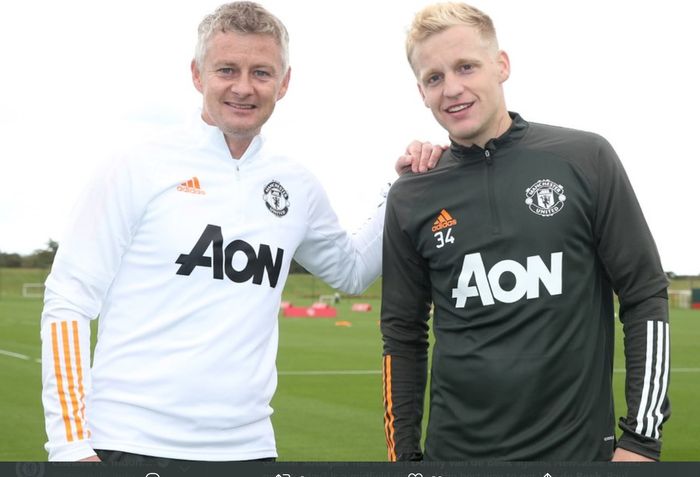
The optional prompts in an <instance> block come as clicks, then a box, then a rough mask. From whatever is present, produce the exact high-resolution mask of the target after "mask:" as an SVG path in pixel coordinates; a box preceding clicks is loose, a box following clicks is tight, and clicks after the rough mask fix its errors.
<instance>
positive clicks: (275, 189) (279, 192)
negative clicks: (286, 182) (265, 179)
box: [263, 181, 289, 217]
mask: <svg viewBox="0 0 700 477" xmlns="http://www.w3.org/2000/svg"><path fill="white" fill-rule="evenodd" d="M263 200H264V201H265V205H266V206H267V210H269V211H270V212H272V213H273V214H275V215H276V216H277V217H283V216H285V215H287V212H289V194H287V191H286V190H285V189H284V187H282V184H280V183H279V182H277V181H272V182H270V183H269V184H267V185H266V186H265V189H264V191H263Z"/></svg>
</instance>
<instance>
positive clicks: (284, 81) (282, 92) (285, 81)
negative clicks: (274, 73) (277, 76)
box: [277, 66, 292, 101]
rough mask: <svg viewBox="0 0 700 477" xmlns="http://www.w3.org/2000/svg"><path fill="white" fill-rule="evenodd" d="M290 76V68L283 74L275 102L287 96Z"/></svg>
mask: <svg viewBox="0 0 700 477" xmlns="http://www.w3.org/2000/svg"><path fill="white" fill-rule="evenodd" d="M291 76H292V67H291V66H290V67H288V68H287V73H285V75H284V78H282V84H281V85H280V90H279V93H277V101H279V100H280V99H282V98H284V95H285V94H287V89H288V88H289V78H291Z"/></svg>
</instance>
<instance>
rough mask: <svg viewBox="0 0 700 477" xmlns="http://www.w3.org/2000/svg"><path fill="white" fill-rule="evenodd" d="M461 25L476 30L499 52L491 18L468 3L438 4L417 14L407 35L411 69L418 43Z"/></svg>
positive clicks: (407, 51)
mask: <svg viewBox="0 0 700 477" xmlns="http://www.w3.org/2000/svg"><path fill="white" fill-rule="evenodd" d="M460 25H466V26H470V27H474V28H476V29H477V31H478V32H479V34H480V35H481V37H482V38H483V39H484V41H486V42H488V43H489V44H490V45H491V46H492V47H494V48H495V49H496V50H498V38H497V37H496V28H495V27H494V26H493V21H492V20H491V17H489V16H488V15H487V14H485V13H484V12H482V11H481V10H479V9H478V8H476V7H473V6H471V5H467V4H466V3H460V2H446V3H436V4H433V5H429V6H427V7H425V8H424V9H423V10H421V11H419V12H418V13H416V16H415V17H414V18H413V23H412V24H411V27H410V28H409V30H408V34H407V35H406V56H407V57H408V62H409V63H410V64H411V67H413V58H412V57H413V51H414V49H415V47H416V45H417V44H418V43H420V42H422V41H424V40H425V39H427V38H428V37H430V36H431V35H434V34H436V33H440V32H442V31H444V30H447V29H448V28H450V27H453V26H460Z"/></svg>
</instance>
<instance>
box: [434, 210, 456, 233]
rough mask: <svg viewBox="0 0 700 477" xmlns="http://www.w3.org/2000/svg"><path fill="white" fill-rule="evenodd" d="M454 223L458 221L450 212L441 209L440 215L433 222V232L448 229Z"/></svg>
mask: <svg viewBox="0 0 700 477" xmlns="http://www.w3.org/2000/svg"><path fill="white" fill-rule="evenodd" d="M453 225H457V221H456V220H455V219H453V218H452V216H451V215H450V213H449V212H447V211H446V210H445V209H442V210H441V211H440V215H438V217H437V219H435V222H434V223H433V232H437V231H438V230H442V229H446V228H447V227H452V226H453Z"/></svg>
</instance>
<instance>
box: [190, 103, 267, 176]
mask: <svg viewBox="0 0 700 477" xmlns="http://www.w3.org/2000/svg"><path fill="white" fill-rule="evenodd" d="M198 123H199V128H200V130H201V132H202V141H203V145H204V146H205V147H209V148H212V149H214V150H215V151H216V152H215V154H216V156H217V157H221V158H222V159H224V160H226V161H228V162H231V163H235V164H236V165H237V167H240V166H242V165H243V164H244V163H247V162H250V161H251V160H253V159H254V158H256V157H258V156H260V154H259V152H260V150H261V149H262V147H263V144H264V143H265V140H264V138H263V136H262V135H261V134H258V135H257V136H255V137H254V138H253V140H252V141H251V142H250V144H249V145H248V148H247V149H246V150H245V152H244V153H243V155H242V156H241V157H240V158H238V159H236V158H234V157H233V156H231V150H230V149H229V148H228V144H226V138H225V137H224V133H223V131H221V129H219V128H218V127H216V126H212V125H210V124H207V123H206V122H205V121H204V120H203V119H202V118H201V114H200V116H199V121H198Z"/></svg>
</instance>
